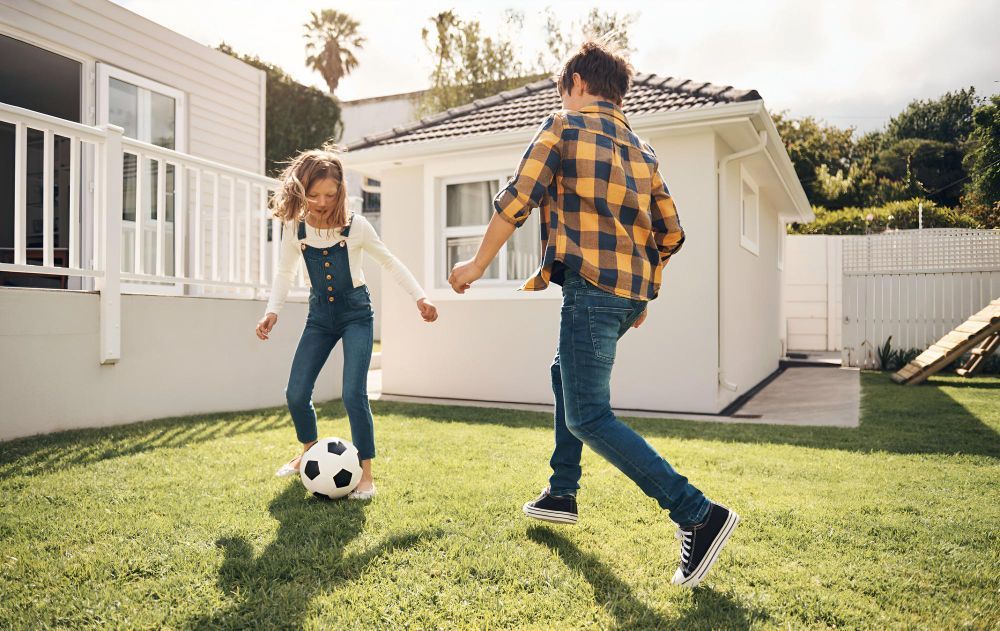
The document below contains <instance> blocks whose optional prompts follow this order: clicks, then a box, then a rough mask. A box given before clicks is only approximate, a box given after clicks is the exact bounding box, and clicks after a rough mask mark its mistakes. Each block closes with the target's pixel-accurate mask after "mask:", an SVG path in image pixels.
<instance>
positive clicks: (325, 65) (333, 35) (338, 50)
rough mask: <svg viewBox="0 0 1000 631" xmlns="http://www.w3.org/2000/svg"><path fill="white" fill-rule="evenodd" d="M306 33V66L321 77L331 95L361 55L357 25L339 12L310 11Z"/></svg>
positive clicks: (362, 39)
mask: <svg viewBox="0 0 1000 631" xmlns="http://www.w3.org/2000/svg"><path fill="white" fill-rule="evenodd" d="M310 16H311V17H312V19H311V20H310V21H309V22H307V23H306V24H304V25H303V26H304V27H305V29H306V53H308V55H309V56H308V57H306V65H307V66H308V67H309V68H312V69H313V70H316V71H317V72H319V73H320V74H321V75H323V80H324V81H326V85H327V86H328V87H329V89H330V92H331V93H333V92H334V91H336V89H337V86H338V85H340V80H341V79H343V78H344V77H345V76H347V75H349V74H350V73H351V71H353V70H354V69H355V68H357V67H358V58H357V55H356V54H355V53H358V52H360V51H361V48H362V46H363V45H364V43H365V38H364V37H362V36H361V35H360V34H359V33H358V27H359V26H360V23H359V22H358V21H357V20H355V19H354V18H352V17H351V16H349V15H347V14H346V13H341V12H340V11H335V10H333V9H323V10H322V11H320V12H319V13H317V12H316V11H311V12H310Z"/></svg>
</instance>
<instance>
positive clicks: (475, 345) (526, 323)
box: [381, 132, 718, 412]
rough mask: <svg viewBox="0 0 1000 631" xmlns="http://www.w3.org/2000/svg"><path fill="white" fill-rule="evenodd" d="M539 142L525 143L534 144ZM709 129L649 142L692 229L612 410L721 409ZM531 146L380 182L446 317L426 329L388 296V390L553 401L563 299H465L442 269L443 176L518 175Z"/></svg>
mask: <svg viewBox="0 0 1000 631" xmlns="http://www.w3.org/2000/svg"><path fill="white" fill-rule="evenodd" d="M529 139H530V136H526V137H525V138H524V142H525V143H526V142H527V141H528V140H529ZM712 139H713V135H712V134H711V133H709V132H702V133H700V134H689V135H684V136H678V135H673V136H667V135H661V136H658V137H653V138H650V139H649V140H650V142H651V143H652V144H653V146H654V147H655V149H656V150H657V153H658V155H659V156H660V160H661V170H662V172H663V174H664V177H665V179H666V181H667V183H668V185H669V186H670V189H671V192H672V194H673V195H674V197H675V199H676V201H677V205H678V208H679V209H680V214H681V220H682V222H683V225H684V228H685V230H686V232H687V234H688V241H687V243H686V245H685V246H684V249H683V250H682V252H681V253H680V254H679V255H678V256H677V257H676V258H675V259H674V260H673V261H672V262H671V263H670V264H669V266H668V267H667V269H666V270H665V272H664V285H663V289H662V291H661V294H660V298H659V299H658V300H657V301H656V302H655V303H653V305H652V306H651V309H650V315H649V317H648V318H647V320H646V323H645V324H644V325H643V326H642V327H641V328H639V329H636V330H632V331H630V332H629V333H628V334H627V335H626V336H625V337H624V338H623V340H622V342H621V344H620V347H619V351H618V358H619V359H618V361H617V362H616V366H615V373H614V376H613V380H612V392H613V399H612V403H613V404H614V405H615V406H618V407H622V408H630V409H648V410H670V411H687V412H715V411H717V410H718V408H717V407H716V405H717V400H716V390H717V385H716V352H717V346H716V338H715V336H716V315H715V314H716V312H715V305H716V292H715V285H714V284H713V283H714V279H715V278H716V273H717V268H716V260H717V257H716V240H715V236H714V235H715V222H716V211H715V168H714V165H713V160H714V157H715V148H714V144H713V140H712ZM523 149H524V147H523V145H517V146H511V147H508V148H506V149H498V150H491V151H488V152H482V153H478V154H464V155H462V156H460V157H452V158H438V159H426V160H422V164H420V165H419V166H402V167H398V168H393V169H389V170H386V171H385V172H383V173H382V174H381V177H382V189H383V190H382V207H383V213H382V216H383V220H382V225H383V237H384V239H385V241H386V243H387V244H388V246H389V247H390V248H391V249H392V250H393V251H394V252H395V253H396V254H397V255H398V256H399V257H400V258H401V259H402V260H403V261H404V262H405V263H406V264H407V265H408V266H410V268H411V270H413V272H414V273H415V274H416V275H417V277H418V279H420V280H421V282H422V283H424V284H425V286H426V287H427V288H428V291H429V292H430V294H431V296H430V297H431V299H432V300H433V301H434V302H436V303H437V305H438V308H439V310H440V319H439V320H438V322H437V323H435V324H431V325H428V324H425V323H423V322H422V321H421V320H420V319H419V317H418V316H417V313H416V310H415V309H414V308H413V307H412V305H411V304H409V302H410V301H409V299H408V298H407V297H406V295H405V294H403V293H402V292H401V291H399V290H398V289H389V287H390V285H389V284H387V285H386V291H384V295H383V309H384V313H383V321H382V339H383V356H382V363H383V390H384V392H386V393H389V394H400V395H412V396H428V397H447V398H463V399H478V400H485V401H504V402H527V403H550V402H551V401H552V392H551V386H550V378H549V369H548V367H549V365H550V363H551V361H552V357H553V355H554V354H555V349H556V344H557V335H558V319H559V306H560V301H561V293H560V290H559V288H558V287H556V286H553V287H550V288H549V289H548V290H547V291H545V292H524V293H518V292H516V291H515V289H516V286H512V287H504V288H486V287H481V286H477V287H474V288H473V289H472V290H470V292H469V293H468V294H466V295H465V296H458V295H456V294H454V293H452V292H451V290H450V289H449V288H447V287H446V285H445V282H444V270H440V269H439V270H438V273H435V272H434V267H435V266H439V264H438V263H437V257H438V256H439V254H440V252H439V250H438V246H437V244H438V243H439V239H440V235H439V228H440V226H439V220H438V212H439V209H440V204H441V199H440V197H441V195H440V190H439V186H440V179H441V178H444V177H449V176H456V175H471V174H478V173H482V174H484V175H495V174H496V173H504V172H511V171H512V169H513V168H514V167H515V166H516V164H517V163H518V160H519V158H520V156H521V153H522V152H523Z"/></svg>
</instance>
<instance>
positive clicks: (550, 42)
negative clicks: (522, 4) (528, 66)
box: [538, 7, 638, 74]
mask: <svg viewBox="0 0 1000 631" xmlns="http://www.w3.org/2000/svg"><path fill="white" fill-rule="evenodd" d="M637 17H638V16H637V15H636V14H635V13H625V14H619V13H616V12H614V11H607V12H602V11H600V10H599V9H597V8H593V9H591V10H590V13H588V14H587V17H586V18H585V19H584V20H583V22H576V21H573V22H570V23H569V24H568V25H567V24H565V23H563V22H562V21H561V19H562V18H561V16H559V15H557V14H556V13H555V12H554V11H553V10H552V8H551V7H545V44H546V46H547V47H548V49H549V57H548V58H546V57H545V56H544V53H542V54H539V56H538V68H539V71H540V72H543V73H548V74H552V73H553V71H554V69H555V66H557V65H559V64H562V62H563V61H564V60H565V59H566V58H567V57H568V56H569V55H570V53H572V52H573V51H575V50H576V49H577V48H578V47H579V46H580V44H582V43H583V42H584V41H585V40H587V39H592V38H593V39H605V40H606V41H607V42H608V43H610V44H612V45H614V46H615V47H616V48H617V49H618V50H620V51H622V52H625V53H631V52H634V49H633V48H632V47H631V45H630V41H629V36H628V30H629V28H631V27H632V24H633V23H634V22H635V20H636V18H637Z"/></svg>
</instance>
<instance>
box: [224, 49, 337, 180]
mask: <svg viewBox="0 0 1000 631" xmlns="http://www.w3.org/2000/svg"><path fill="white" fill-rule="evenodd" d="M219 50H220V51H222V52H224V53H226V54H227V55H231V56H233V57H235V58H237V59H239V60H241V61H243V62H245V63H248V64H250V65H251V66H254V67H255V68H260V69H261V70H263V71H264V72H265V73H266V75H267V109H266V120H267V124H266V126H265V129H264V144H265V159H266V162H267V165H266V172H267V173H268V174H269V175H275V174H277V173H278V172H279V171H281V169H282V167H283V166H284V164H283V163H284V162H286V161H287V160H289V159H290V158H292V157H293V156H294V155H295V154H297V153H298V152H300V151H303V150H305V149H312V148H314V147H319V146H321V145H323V144H325V143H327V142H330V141H336V140H339V139H340V136H341V134H343V125H342V123H341V121H340V105H339V104H338V103H337V101H336V99H333V98H331V97H330V95H329V94H327V93H325V92H323V91H322V90H317V89H316V88H311V87H309V86H305V85H302V84H301V83H298V82H297V81H295V80H294V79H292V78H291V77H290V76H289V75H288V74H287V73H285V71H284V70H282V69H281V68H279V67H278V66H275V65H274V64H270V63H267V62H265V61H261V59H260V58H259V57H256V56H254V57H251V56H250V55H241V54H239V53H237V52H236V51H235V50H233V49H232V47H230V46H229V45H228V44H226V43H225V42H223V43H222V44H219Z"/></svg>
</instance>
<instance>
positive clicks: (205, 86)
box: [0, 0, 266, 173]
mask: <svg viewBox="0 0 1000 631" xmlns="http://www.w3.org/2000/svg"><path fill="white" fill-rule="evenodd" d="M0 33H4V34H6V35H9V36H11V37H14V38H17V39H22V40H24V41H27V42H29V43H31V44H34V45H36V46H40V47H42V48H47V49H50V50H52V51H54V52H57V53H60V54H66V55H68V56H72V57H74V58H78V59H80V60H82V61H83V62H84V80H83V83H84V99H85V104H84V105H85V106H84V108H83V112H84V122H86V123H88V124H95V122H96V120H97V118H96V110H95V109H94V107H95V105H96V104H95V102H94V101H95V96H94V95H95V94H96V93H97V88H96V85H95V82H96V73H95V63H96V62H104V63H107V64H110V65H112V66H116V67H118V68H120V69H123V70H127V71H129V72H133V73H135V74H138V75H141V76H143V77H146V78H148V79H151V80H153V81H157V82H159V83H162V84H165V85H167V86H170V87H173V88H176V89H178V90H181V91H183V92H184V93H185V95H186V103H187V121H186V125H187V129H186V131H187V134H186V136H187V151H186V152H187V153H190V154H192V155H195V156H199V157H202V158H207V159H209V160H215V161H217V162H222V163H223V164H228V165H231V166H235V167H239V168H241V169H246V170H248V171H252V172H255V173H263V170H264V113H265V90H266V85H265V75H264V72H263V71H261V70H258V69H256V68H253V67H251V66H249V65H247V64H245V63H243V62H241V61H238V60H236V59H233V58H232V57H230V56H229V55H226V54H224V53H221V52H218V51H216V50H212V49H210V48H208V47H206V46H203V45H202V44H199V43H197V42H195V41H193V40H190V39H188V38H186V37H184V36H182V35H180V34H178V33H175V32H174V31H171V30H169V29H167V28H164V27H162V26H160V25H158V24H156V23H154V22H151V21H149V20H147V19H146V18H143V17H141V16H139V15H136V14H135V13H132V12H131V11H128V10H127V9H124V8H122V7H120V6H118V5H117V4H114V3H112V2H108V1H106V0H74V1H64V0H0Z"/></svg>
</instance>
